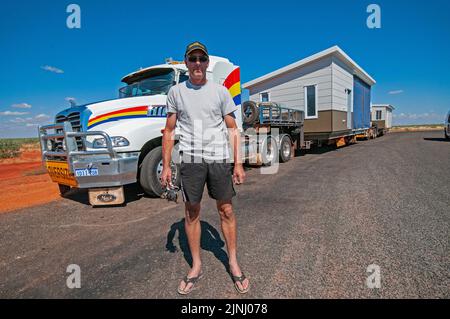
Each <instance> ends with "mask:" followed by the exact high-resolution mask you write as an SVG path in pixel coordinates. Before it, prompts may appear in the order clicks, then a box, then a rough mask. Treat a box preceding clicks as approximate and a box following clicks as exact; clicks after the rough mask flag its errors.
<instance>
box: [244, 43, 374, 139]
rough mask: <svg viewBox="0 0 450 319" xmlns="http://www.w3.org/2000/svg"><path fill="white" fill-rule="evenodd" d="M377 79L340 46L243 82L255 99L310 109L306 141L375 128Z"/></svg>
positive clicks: (338, 136) (251, 96)
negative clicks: (373, 90)
mask: <svg viewBox="0 0 450 319" xmlns="http://www.w3.org/2000/svg"><path fill="white" fill-rule="evenodd" d="M375 83H376V82H375V80H374V79H373V78H372V77H371V76H370V75H369V74H368V73H367V72H365V71H364V70H363V69H362V68H361V67H360V66H358V64H356V62H354V61H353V60H352V59H351V58H350V57H349V56H348V55H347V54H346V53H345V52H344V51H343V50H342V49H340V48H339V47H338V46H334V47H331V48H329V49H327V50H325V51H322V52H319V53H317V54H315V55H313V56H310V57H308V58H305V59H303V60H300V61H298V62H295V63H293V64H290V65H288V66H286V67H283V68H281V69H279V70H276V71H274V72H271V73H268V74H266V75H263V76H261V77H259V78H257V79H255V80H252V81H250V82H247V83H245V84H244V85H243V88H244V89H248V90H249V94H250V100H251V101H255V102H263V101H271V102H277V103H280V104H281V105H283V106H286V107H289V108H293V109H299V110H302V111H304V112H305V124H304V131H305V139H309V140H324V139H335V138H340V137H343V136H350V135H354V134H359V133H361V132H362V131H364V130H367V129H369V128H370V126H371V123H370V105H371V87H372V86H373V85H374V84H375Z"/></svg>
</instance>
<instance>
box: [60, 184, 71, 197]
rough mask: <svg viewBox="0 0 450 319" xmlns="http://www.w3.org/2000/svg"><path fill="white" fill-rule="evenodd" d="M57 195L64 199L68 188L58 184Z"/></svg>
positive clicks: (68, 190)
mask: <svg viewBox="0 0 450 319" xmlns="http://www.w3.org/2000/svg"><path fill="white" fill-rule="evenodd" d="M58 187H59V194H60V195H61V196H62V197H64V196H65V195H66V194H67V193H68V192H70V186H67V185H64V184H58Z"/></svg>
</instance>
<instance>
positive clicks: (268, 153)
mask: <svg viewBox="0 0 450 319" xmlns="http://www.w3.org/2000/svg"><path fill="white" fill-rule="evenodd" d="M277 155H278V147H277V141H276V140H275V139H274V138H273V137H272V136H268V137H267V138H266V139H265V141H264V143H263V145H262V149H261V157H262V164H263V165H264V166H271V165H272V164H274V163H275V161H276V159H277Z"/></svg>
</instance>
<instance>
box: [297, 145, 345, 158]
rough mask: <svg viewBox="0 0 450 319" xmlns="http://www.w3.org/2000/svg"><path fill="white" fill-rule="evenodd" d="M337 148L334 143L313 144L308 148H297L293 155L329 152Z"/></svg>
mask: <svg viewBox="0 0 450 319" xmlns="http://www.w3.org/2000/svg"><path fill="white" fill-rule="evenodd" d="M337 149H338V148H337V147H336V146H335V145H324V146H321V147H318V146H313V147H311V149H309V150H297V151H296V152H295V156H296V157H298V156H304V155H308V154H310V155H321V154H325V153H329V152H333V151H336V150H337Z"/></svg>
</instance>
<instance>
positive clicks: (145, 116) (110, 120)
mask: <svg viewBox="0 0 450 319" xmlns="http://www.w3.org/2000/svg"><path fill="white" fill-rule="evenodd" d="M164 117H165V116H164ZM137 118H147V114H146V115H126V116H120V117H112V118H109V119H106V120H104V121H101V122H97V123H94V124H91V125H89V126H88V129H91V128H93V127H95V126H97V125H100V124H104V123H108V122H114V121H120V120H125V119H137Z"/></svg>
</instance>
